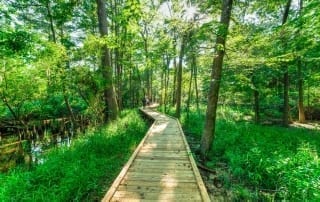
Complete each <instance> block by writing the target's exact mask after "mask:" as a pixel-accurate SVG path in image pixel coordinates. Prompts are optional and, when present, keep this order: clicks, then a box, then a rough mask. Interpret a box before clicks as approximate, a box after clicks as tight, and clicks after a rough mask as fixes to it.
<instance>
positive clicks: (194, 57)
mask: <svg viewBox="0 0 320 202" xmlns="http://www.w3.org/2000/svg"><path fill="white" fill-rule="evenodd" d="M192 68H193V78H194V89H195V92H196V104H197V112H198V115H200V104H199V90H198V77H197V75H198V68H197V58H196V55H195V54H192Z"/></svg>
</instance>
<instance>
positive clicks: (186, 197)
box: [114, 191, 201, 201]
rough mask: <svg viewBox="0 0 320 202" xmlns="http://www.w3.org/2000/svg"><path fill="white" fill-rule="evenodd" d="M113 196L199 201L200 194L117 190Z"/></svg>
mask: <svg viewBox="0 0 320 202" xmlns="http://www.w3.org/2000/svg"><path fill="white" fill-rule="evenodd" d="M114 197H115V198H129V199H149V200H166V201H177V200H179V201H186V200H188V201H190V200H192V201H201V195H200V193H199V192H198V193H197V192H191V193H190V192H189V193H161V192H160V193H152V192H145V193H143V192H129V191H117V192H116V193H115V194H114Z"/></svg>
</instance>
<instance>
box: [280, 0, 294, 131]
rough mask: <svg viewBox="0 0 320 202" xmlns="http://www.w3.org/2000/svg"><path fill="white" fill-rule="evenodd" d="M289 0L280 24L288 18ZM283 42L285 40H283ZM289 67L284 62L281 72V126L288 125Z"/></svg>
mask: <svg viewBox="0 0 320 202" xmlns="http://www.w3.org/2000/svg"><path fill="white" fill-rule="evenodd" d="M291 1H292V0H288V1H287V4H286V7H285V11H284V14H283V18H282V25H284V24H285V23H286V22H287V20H288V15H289V10H290V6H291ZM284 43H285V42H284ZM289 85H290V83H289V69H288V65H287V64H285V67H284V74H283V126H285V127H288V126H289V111H290V109H289Z"/></svg>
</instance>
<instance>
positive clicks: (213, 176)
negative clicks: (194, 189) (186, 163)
mask: <svg viewBox="0 0 320 202" xmlns="http://www.w3.org/2000/svg"><path fill="white" fill-rule="evenodd" d="M186 138H187V141H188V143H189V146H190V149H191V151H192V153H193V154H195V155H194V158H195V160H196V162H197V164H198V169H199V171H200V174H201V177H202V179H203V181H204V184H205V186H206V188H207V191H208V194H209V196H210V199H211V201H231V200H232V197H231V196H232V193H231V192H230V191H228V190H227V189H226V188H225V187H224V184H223V180H222V179H221V177H220V176H225V175H230V173H228V167H227V165H226V164H223V163H220V164H219V165H217V166H216V168H215V170H212V169H209V168H207V167H205V166H203V165H202V164H200V163H199V162H200V160H199V159H200V158H199V155H197V150H198V146H199V144H200V141H199V140H197V139H196V138H195V137H194V136H192V135H188V134H186Z"/></svg>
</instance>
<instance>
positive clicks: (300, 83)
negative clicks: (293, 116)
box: [297, 58, 306, 123]
mask: <svg viewBox="0 0 320 202" xmlns="http://www.w3.org/2000/svg"><path fill="white" fill-rule="evenodd" d="M297 65H298V79H299V80H298V89H299V90H298V91H299V101H298V109H299V122H300V123H304V122H305V121H306V117H305V114H304V106H303V75H302V62H301V58H298V64H297Z"/></svg>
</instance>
